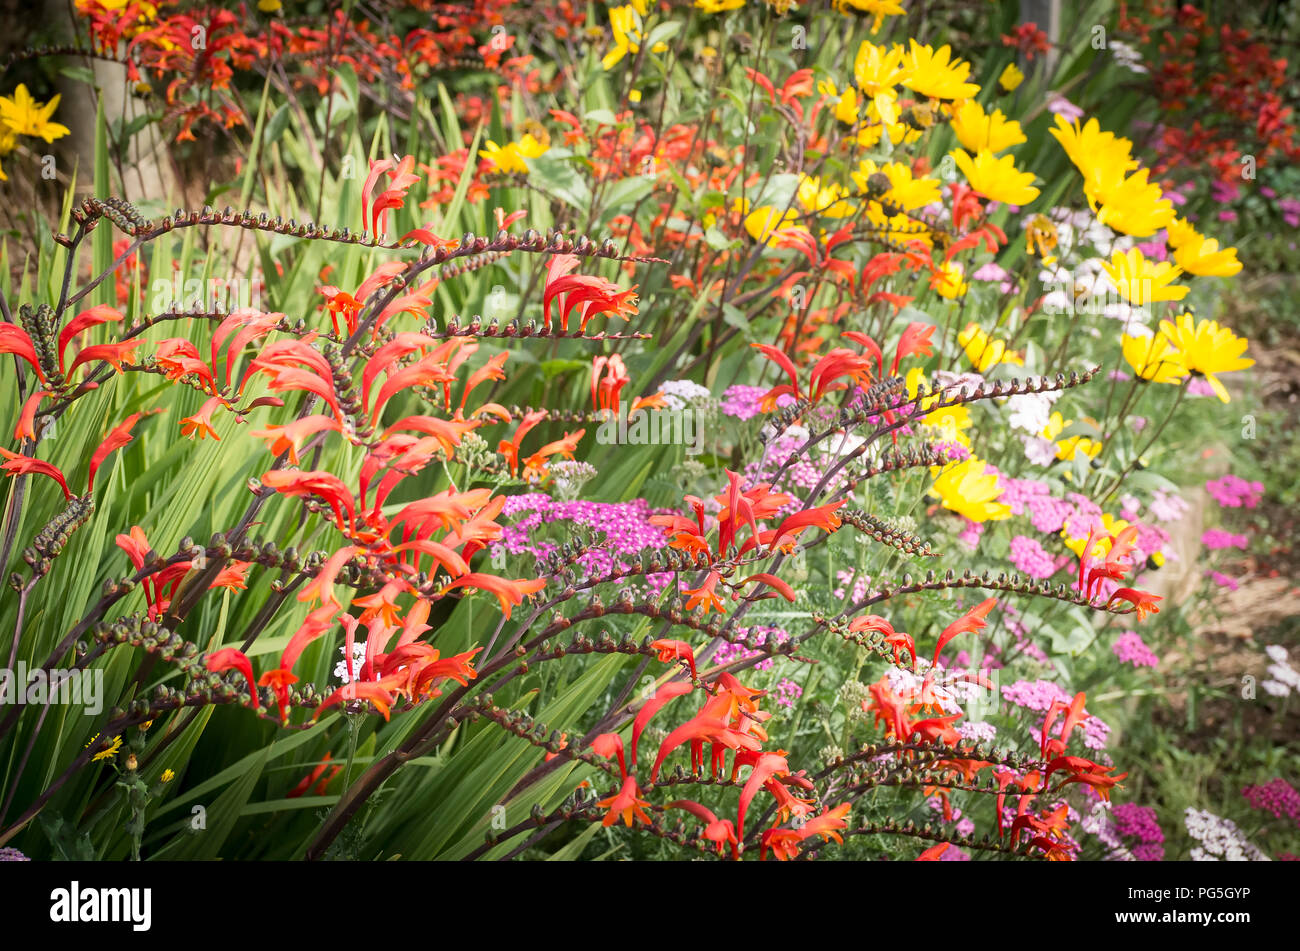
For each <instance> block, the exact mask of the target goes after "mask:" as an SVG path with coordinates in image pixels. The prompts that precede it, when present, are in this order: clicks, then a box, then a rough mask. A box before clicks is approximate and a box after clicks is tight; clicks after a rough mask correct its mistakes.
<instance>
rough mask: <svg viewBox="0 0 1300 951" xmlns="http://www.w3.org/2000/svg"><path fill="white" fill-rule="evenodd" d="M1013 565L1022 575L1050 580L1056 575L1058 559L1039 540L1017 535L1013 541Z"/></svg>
mask: <svg viewBox="0 0 1300 951" xmlns="http://www.w3.org/2000/svg"><path fill="white" fill-rule="evenodd" d="M1011 563H1012V564H1013V565H1015V566H1016V570H1017V571H1019V572H1020V573H1021V574H1025V575H1028V576H1029V577H1031V578H1050V577H1052V575H1053V574H1055V573H1056V559H1054V558H1053V557H1052V556H1051V555H1049V554H1048V553H1047V549H1045V548H1043V546H1042V545H1040V544H1039V543H1038V541H1037V539H1033V538H1030V537H1029V536H1028V535H1017V536H1016V537H1014V538H1013V539H1011Z"/></svg>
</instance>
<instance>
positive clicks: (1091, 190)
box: [1083, 168, 1174, 238]
mask: <svg viewBox="0 0 1300 951" xmlns="http://www.w3.org/2000/svg"><path fill="white" fill-rule="evenodd" d="M1147 174H1148V172H1147V170H1146V169H1145V168H1143V169H1138V171H1136V172H1134V173H1133V174H1132V175H1129V176H1128V177H1127V178H1118V179H1108V180H1104V181H1101V182H1098V183H1095V184H1094V183H1085V185H1084V189H1083V191H1084V194H1085V195H1086V196H1087V198H1088V202H1089V204H1091V205H1092V210H1093V211H1094V212H1096V213H1097V220H1098V221H1100V222H1101V223H1102V224H1104V225H1108V226H1110V227H1111V228H1114V229H1115V230H1116V231H1121V232H1123V233H1124V234H1127V235H1132V236H1133V237H1135V238H1145V237H1148V236H1149V235H1153V234H1155V233H1156V232H1157V231H1159V230H1160V229H1161V228H1163V227H1165V226H1166V225H1168V224H1170V223H1171V222H1173V220H1174V203H1173V202H1171V201H1170V200H1169V199H1168V198H1165V197H1164V192H1163V191H1161V190H1160V186H1159V185H1157V184H1156V183H1155V182H1148V181H1147Z"/></svg>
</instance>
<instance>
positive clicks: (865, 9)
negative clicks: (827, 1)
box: [835, 0, 907, 33]
mask: <svg viewBox="0 0 1300 951" xmlns="http://www.w3.org/2000/svg"><path fill="white" fill-rule="evenodd" d="M835 9H836V10H838V11H840V13H848V12H849V10H850V9H853V10H857V11H858V12H860V13H865V14H867V16H870V17H874V19H873V20H872V22H871V32H872V33H879V32H880V24H881V23H883V22H884V20H885V17H894V16H900V15H902V14H904V13H906V12H907V11H906V10H904V9H903V7H902V5H901V4H900V3H899V2H898V0H835Z"/></svg>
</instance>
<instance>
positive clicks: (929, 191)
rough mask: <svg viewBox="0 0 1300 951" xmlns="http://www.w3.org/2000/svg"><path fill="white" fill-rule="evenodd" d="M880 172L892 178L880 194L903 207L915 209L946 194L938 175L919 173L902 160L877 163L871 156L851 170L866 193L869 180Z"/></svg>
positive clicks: (931, 202) (905, 209)
mask: <svg viewBox="0 0 1300 951" xmlns="http://www.w3.org/2000/svg"><path fill="white" fill-rule="evenodd" d="M877 172H879V173H880V174H882V175H884V176H885V177H886V178H888V179H889V190H888V191H886V192H885V193H884V194H883V195H881V196H880V197H881V198H883V199H884V200H886V201H888V202H891V203H893V204H895V205H898V206H899V207H900V208H902V209H903V210H904V211H915V210H916V209H917V208H924V207H925V206H926V205H929V204H933V203H934V202H937V201H939V199H940V198H941V197H942V196H943V186H942V185H941V184H940V182H939V180H938V179H935V178H929V177H927V176H924V175H923V176H921V177H919V178H918V177H916V176H914V175H913V174H912V169H911V168H910V167H909V166H907V165H904V164H903V163H902V162H888V163H886V164H884V165H877V164H876V163H875V162H873V161H871V160H870V159H863V160H862V161H861V162H859V163H858V170H857V171H856V172H852V173H850V176H849V177H850V178H852V179H853V184H855V185H857V186H858V192H859V193H860V194H865V193H866V191H867V182H868V180H870V178H871V176H872V175H875V174H876V173H877Z"/></svg>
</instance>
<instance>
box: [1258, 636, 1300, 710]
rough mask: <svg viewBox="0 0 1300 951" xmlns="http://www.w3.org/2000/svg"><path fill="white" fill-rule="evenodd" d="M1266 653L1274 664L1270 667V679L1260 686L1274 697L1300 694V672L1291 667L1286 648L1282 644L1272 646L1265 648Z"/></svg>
mask: <svg viewBox="0 0 1300 951" xmlns="http://www.w3.org/2000/svg"><path fill="white" fill-rule="evenodd" d="M1264 653H1266V654H1268V656H1269V659H1270V660H1272V661H1273V663H1271V664H1269V665H1268V677H1269V679H1268V680H1266V681H1264V682H1263V683H1262V684H1260V686H1261V687H1263V688H1264V690H1265V691H1266V692H1268V693H1270V694H1272V695H1273V696H1274V697H1285V696H1288V695H1289V694H1292V693H1300V670H1296V669H1295V668H1294V667H1292V666H1291V664H1290V662H1289V661H1290V658H1289V657H1287V653H1286V648H1285V647H1283V646H1282V645H1281V644H1270V645H1269V646H1268V647H1266V648H1264Z"/></svg>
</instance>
